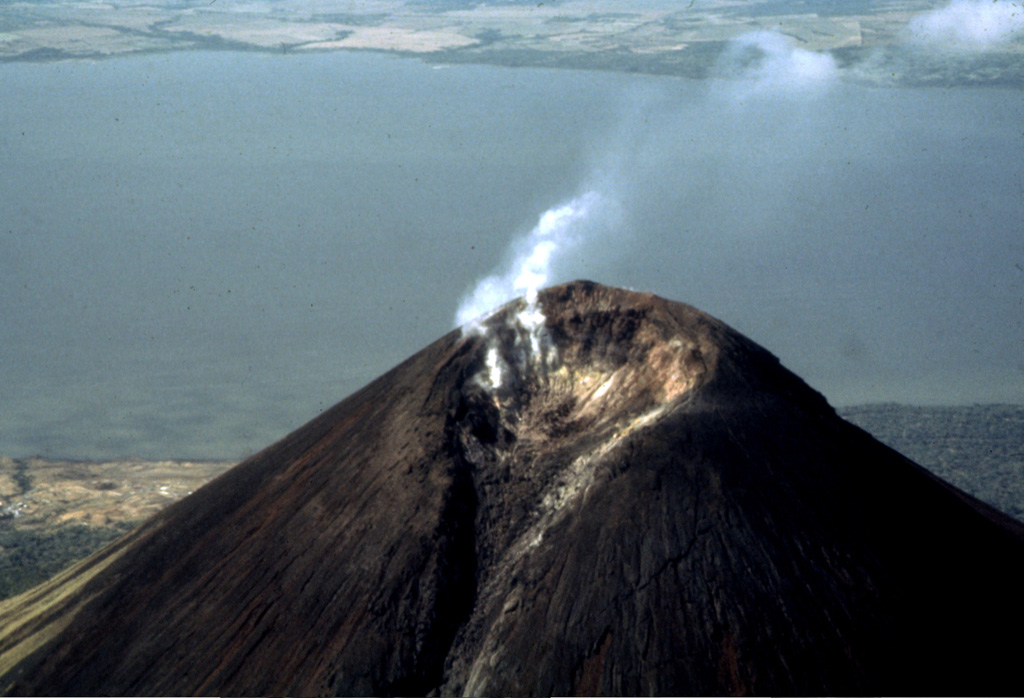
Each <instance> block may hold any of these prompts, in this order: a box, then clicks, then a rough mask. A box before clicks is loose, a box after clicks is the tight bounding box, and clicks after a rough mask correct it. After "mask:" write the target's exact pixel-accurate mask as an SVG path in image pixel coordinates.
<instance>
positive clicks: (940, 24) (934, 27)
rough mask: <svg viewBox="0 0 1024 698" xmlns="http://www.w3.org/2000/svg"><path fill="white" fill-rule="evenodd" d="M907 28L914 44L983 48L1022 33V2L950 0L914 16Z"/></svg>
mask: <svg viewBox="0 0 1024 698" xmlns="http://www.w3.org/2000/svg"><path fill="white" fill-rule="evenodd" d="M907 32H908V34H909V36H910V39H911V41H912V42H914V43H918V44H927V45H931V46H936V47H939V48H950V49H961V50H963V49H968V50H969V49H976V50H983V49H986V48H990V47H992V46H994V45H996V44H1001V43H1004V42H1006V41H1009V40H1012V39H1014V38H1015V37H1019V36H1024V5H1022V3H1021V2H1019V1H1013V0H953V1H952V2H950V3H949V4H948V5H946V6H945V7H941V8H939V9H937V10H932V11H930V12H925V13H923V14H920V15H918V16H916V17H914V18H913V19H912V20H910V23H909V24H908V25H907Z"/></svg>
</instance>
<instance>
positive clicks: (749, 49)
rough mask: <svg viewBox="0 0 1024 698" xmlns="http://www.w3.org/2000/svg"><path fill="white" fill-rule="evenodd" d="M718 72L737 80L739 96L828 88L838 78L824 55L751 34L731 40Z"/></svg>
mask: <svg viewBox="0 0 1024 698" xmlns="http://www.w3.org/2000/svg"><path fill="white" fill-rule="evenodd" d="M720 70H721V72H722V73H723V74H724V75H725V76H726V77H730V78H738V80H739V96H740V97H750V96H761V97H778V96H782V95H786V94H793V93H797V94H800V93H806V92H808V91H810V90H816V89H820V88H821V87H823V86H827V85H829V84H831V83H832V82H833V81H835V79H836V78H837V77H838V75H839V68H838V67H837V65H836V62H835V59H834V58H833V57H832V56H831V55H830V54H828V53H817V52H815V51H808V50H807V49H802V48H798V47H797V46H795V45H794V43H793V40H792V39H790V38H789V37H787V36H784V35H782V34H779V33H777V32H772V31H755V32H750V33H748V34H744V35H742V36H739V37H737V38H736V39H734V40H733V41H732V42H731V43H730V45H729V48H728V49H727V50H726V51H725V54H724V55H723V56H722V62H721V66H720Z"/></svg>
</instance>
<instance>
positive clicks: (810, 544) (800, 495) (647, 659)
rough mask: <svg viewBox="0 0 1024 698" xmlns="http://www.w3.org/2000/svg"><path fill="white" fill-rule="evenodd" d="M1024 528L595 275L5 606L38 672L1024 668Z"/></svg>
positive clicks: (825, 681)
mask: <svg viewBox="0 0 1024 698" xmlns="http://www.w3.org/2000/svg"><path fill="white" fill-rule="evenodd" d="M1022 570H1024V527H1022V526H1021V525H1020V524H1018V523H1016V522H1014V521H1013V520H1011V519H1009V518H1008V517H1006V516H1004V515H1002V514H1000V513H998V512H996V511H995V510H993V509H992V508H990V507H988V506H987V505H985V504H982V503H980V502H978V501H977V500H975V499H973V498H971V497H969V496H968V495H966V494H964V493H962V492H960V491H958V490H956V489H955V488H953V487H951V486H949V485H947V484H945V483H944V482H942V481H940V480H938V479H937V478H935V477H934V476H932V475H930V474H929V473H927V472H926V471H925V470H923V469H922V468H920V467H918V466H917V465H915V464H914V463H912V462H910V461H908V460H907V459H905V458H903V457H902V456H900V455H899V454H897V453H896V452H894V451H892V450H891V449H889V448H887V447H885V446H883V445H881V444H879V443H878V442H876V441H875V440H874V439H872V438H871V437H870V436H868V435H867V434H866V433H865V432H863V431H861V430H860V429H858V428H856V427H854V426H852V425H850V424H848V423H846V422H844V421H843V420H841V419H839V418H838V417H837V416H836V414H835V413H834V411H833V410H832V409H831V408H830V407H829V406H828V404H827V403H826V402H825V400H824V399H823V398H822V397H821V396H820V395H819V394H817V393H816V392H814V391H813V390H811V389H810V388H809V387H807V386H806V385H805V384H804V383H803V382H802V381H801V380H800V379H799V378H797V377H796V376H795V375H793V374H792V373H790V372H789V371H787V370H785V369H784V368H783V367H782V366H780V365H779V362H778V361H777V359H776V358H775V357H773V356H772V355H771V354H769V353H768V352H767V351H765V350H764V349H762V348H760V347H759V346H757V345H756V344H754V343H753V342H751V341H750V340H748V339H746V338H745V337H743V336H741V335H739V334H738V333H737V332H735V331H734V330H732V329H730V328H729V327H727V326H726V325H724V324H723V323H721V322H719V321H717V320H715V319H713V318H711V317H709V316H707V315H705V314H703V313H701V312H699V311H697V310H695V309H693V308H691V307H689V306H686V305H682V304H679V303H674V302H670V301H666V300H664V299H661V298H657V297H655V296H651V295H646V294H638V293H632V292H626V291H622V290H617V289H612V288H606V287H602V286H598V285H596V284H592V283H587V282H576V283H572V284H568V285H564V286H559V287H555V288H552V289H549V290H547V291H543V292H541V293H540V294H539V296H538V297H537V298H536V299H531V300H530V301H529V302H527V301H525V300H520V301H515V302H513V303H510V304H508V305H507V306H504V307H503V308H501V309H499V310H498V311H497V312H495V313H494V314H492V315H491V316H489V317H487V318H485V319H483V320H481V321H478V322H477V323H476V324H474V325H473V326H471V327H468V328H466V329H464V330H461V331H460V330H456V331H453V332H452V333H450V334H448V335H446V336H445V337H442V338H441V339H440V340H438V341H437V342H435V343H434V344H432V345H430V346H428V347H427V348H425V349H423V350H422V351H420V352H419V353H417V354H416V355H414V356H412V357H411V358H409V359H408V360H407V361H405V362H404V363H402V364H401V365H399V366H397V367H396V368H394V369H393V370H391V371H390V372H388V373H387V374H385V375H383V376H381V377H380V378H379V379H377V380H376V381H374V382H373V383H371V384H369V385H367V386H366V387H365V388H363V389H362V390H360V391H359V392H357V393H355V394H353V395H351V396H350V397H349V398H347V399H346V400H344V401H343V402H341V403H339V404H338V405H336V406H335V407H333V408H332V409H330V410H328V411H326V412H325V413H323V414H322V415H320V416H319V417H317V418H316V419H314V420H313V421H311V422H309V423H308V424H306V425H305V426H303V427H302V428H300V429H298V430H297V431H295V432H294V433H292V434H290V435H289V436H287V437H286V438H284V439H283V440H281V441H280V442H278V443H276V444H274V445H272V446H270V447H269V448H267V449H266V450H264V451H263V452H261V453H259V454H257V455H255V456H253V457H252V458H250V459H249V460H247V461H245V462H244V463H242V464H240V465H238V466H237V467H235V468H234V469H232V470H231V471H229V472H227V473H226V474H224V475H223V476H221V477H220V478H218V479H216V480H214V481H213V482H211V483H210V484H208V485H207V486H206V487H204V488H202V489H200V490H198V491H197V492H195V493H194V494H193V495H191V496H189V497H187V498H186V499H183V500H181V501H180V502H178V503H177V504H175V505H173V506H171V507H169V508H168V509H166V510H164V511H163V512H161V513H160V514H158V515H157V516H156V517H154V518H153V519H151V520H150V521H149V522H147V523H146V524H145V525H143V526H142V527H140V528H139V529H138V530H136V531H135V532H133V533H131V534H129V535H128V536H126V537H125V538H123V539H121V540H119V541H117V542H115V543H114V544H112V545H110V546H109V547H107V548H105V549H104V550H102V551H100V552H99V553H97V554H95V555H94V556H92V557H91V558H89V559H87V560H85V561H83V562H82V563H80V564H79V565H77V566H75V567H73V568H71V569H70V570H68V571H66V572H64V573H62V574H61V575H59V576H58V577H56V578H55V579H53V580H51V581H50V582H47V583H46V584H44V585H42V586H40V587H37V588H36V589H34V590H31V591H29V592H27V593H26V594H23V595H21V596H19V597H16V598H14V599H10V600H8V601H6V602H4V603H3V604H0V673H2V677H0V678H2V682H0V686H2V687H3V689H4V690H6V691H7V692H9V693H16V694H28V693H34V694H54V695H56V694H70V693H77V694H79V695H82V694H99V693H109V694H126V693H127V694H150V693H157V694H181V695H184V694H250V695H260V694H276V695H282V694H291V695H299V694H301V695H314V694H421V695H422V694H428V693H440V694H460V693H467V694H476V695H483V694H491V695H496V694H512V695H522V694H531V695H544V694H555V693H557V694H563V695H565V694H577V695H587V694H598V693H604V694H676V695H680V694H688V695H695V694H725V693H741V692H748V693H807V694H809V693H815V694H847V693H881V692H886V693H907V694H909V693H928V692H931V693H933V694H934V693H940V694H948V693H966V694H977V693H1015V694H1019V693H1021V692H1022V691H1024V682H1022V681H1021V679H1020V678H1019V671H1018V669H1017V666H1018V662H1019V658H1020V653H1021V649H1022V647H1021V644H1022V642H1021V639H1020V637H1021V635H1020V630H1021V628H1022V627H1024V625H1022V624H1024V595H1022V594H1021V593H1020V589H1019V584H1020V579H1021V572H1022Z"/></svg>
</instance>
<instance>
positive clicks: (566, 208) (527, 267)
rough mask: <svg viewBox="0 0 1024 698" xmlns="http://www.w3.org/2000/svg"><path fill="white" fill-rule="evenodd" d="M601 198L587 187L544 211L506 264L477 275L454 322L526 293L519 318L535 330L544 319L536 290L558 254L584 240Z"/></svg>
mask: <svg viewBox="0 0 1024 698" xmlns="http://www.w3.org/2000/svg"><path fill="white" fill-rule="evenodd" d="M601 202H602V197H601V196H600V195H599V194H598V193H597V192H596V191H588V192H586V193H585V194H583V195H581V196H578V197H576V198H574V199H571V200H569V201H567V202H565V203H563V204H560V205H559V206H556V207H554V208H552V209H549V210H548V211H545V212H544V214H543V215H541V217H540V220H538V221H537V225H536V226H534V228H533V229H532V230H531V231H530V232H529V233H527V234H526V235H525V236H524V237H523V238H522V239H520V240H518V241H517V242H516V243H515V244H514V245H513V249H514V251H515V252H514V255H513V258H512V261H511V262H510V263H509V265H508V267H507V268H506V269H505V270H504V271H502V272H500V273H498V274H494V275H492V276H488V277H487V278H485V279H481V280H480V281H479V282H478V283H477V285H476V286H475V287H474V289H473V291H472V292H471V293H470V294H469V295H468V296H466V298H465V299H463V301H462V303H461V304H460V305H459V309H458V312H457V313H456V314H455V322H456V324H458V325H467V324H468V323H473V321H474V320H478V319H479V318H481V317H483V316H485V315H486V314H487V313H489V312H490V311H492V310H494V309H495V308H497V307H498V306H499V305H501V304H502V303H505V302H506V301H510V300H512V299H513V298H518V297H519V296H525V297H526V303H527V306H526V309H525V310H523V311H522V312H521V313H519V315H518V316H517V319H518V321H519V323H520V324H521V325H522V326H523V327H524V328H526V329H527V330H529V331H531V333H535V331H536V330H537V329H538V328H539V326H540V325H541V324H542V323H543V321H544V316H543V314H542V313H541V311H540V309H539V308H538V307H537V292H538V291H539V290H540V289H541V288H543V287H544V286H545V285H547V283H548V280H549V278H550V277H551V273H552V268H553V266H554V265H555V264H556V263H557V261H558V259H559V257H561V256H562V255H564V254H565V253H566V252H567V251H568V250H570V249H572V248H574V247H576V246H577V245H579V244H580V243H581V242H582V238H583V237H584V233H585V228H586V224H587V223H588V219H589V218H591V216H593V215H595V210H596V209H597V208H598V206H599V205H600V203H601Z"/></svg>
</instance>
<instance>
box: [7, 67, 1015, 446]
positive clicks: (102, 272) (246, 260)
mask: <svg viewBox="0 0 1024 698" xmlns="http://www.w3.org/2000/svg"><path fill="white" fill-rule="evenodd" d="M0 85H2V95H0V171H2V173H3V174H2V176H0V273H2V277H3V293H2V295H0V321H2V327H0V333H2V334H0V387H2V398H0V454H7V455H27V454H31V453H42V454H45V455H53V456H58V455H60V456H74V457H102V456H115V455H129V454H136V455H145V456H169V457H239V456H241V455H243V454H245V453H247V452H250V451H253V450H257V449H259V448H261V447H263V446H264V445H267V444H268V443H269V442H270V441H272V440H273V439H275V438H277V437H279V436H282V435H283V434H284V433H286V432H287V431H288V430H289V429H291V428H293V427H295V426H297V425H299V424H301V423H302V422H304V421H306V420H308V419H309V418H311V417H312V416H314V415H315V414H316V413H317V412H318V411H320V410H321V409H323V408H325V407H327V406H329V405H331V404H333V403H335V402H337V401H338V400H340V399H341V398H343V397H344V396H345V395H347V394H348V393H350V392H351V391H352V390H354V389H356V388H358V387H359V386H360V385H362V384H364V383H365V382H367V381H368V380H369V379H371V378H373V377H374V376H376V375H378V374H379V373H380V372H382V371H383V370H385V369H387V368H389V367H390V366H392V365H394V364H395V363H397V362H398V361H400V360H401V359H402V358H404V357H405V356H407V355H408V354H410V353H411V352H413V351H415V350H417V349H419V348H421V347H422V346H424V345H425V344H427V343H428V342H430V341H432V340H433V339H435V338H437V337H439V336H440V335H441V334H443V333H444V332H446V331H447V330H448V329H450V327H451V318H452V315H453V313H454V310H455V307H456V305H457V303H458V300H459V298H460V296H461V295H462V294H463V293H464V292H465V291H466V289H467V288H468V287H469V286H471V285H472V283H473V282H474V281H475V280H476V279H477V278H479V277H480V276H482V275H484V274H486V273H487V272H488V271H489V270H490V269H491V268H493V267H494V266H495V265H496V264H497V263H498V262H499V261H500V260H501V259H502V256H503V254H504V253H505V249H506V246H507V244H508V241H509V239H510V238H511V237H512V236H513V234H515V233H516V232H521V231H523V230H526V229H528V228H529V227H530V226H532V225H533V223H534V222H535V221H536V219H537V217H538V216H539V215H540V214H541V213H542V212H543V211H544V210H545V209H546V208H548V207H550V206H552V205H555V204H557V203H559V202H560V201H562V200H564V199H565V198H567V197H570V196H573V195H575V194H578V193H579V192H580V191H581V190H582V189H584V188H588V187H598V188H601V189H602V191H604V193H605V194H606V195H607V196H609V197H612V198H614V199H615V200H616V201H618V202H619V204H620V210H621V212H622V216H621V219H620V220H619V221H617V223H616V228H615V235H609V234H608V233H603V234H602V235H601V236H600V238H599V239H595V240H593V241H592V242H591V243H587V244H583V245H581V246H580V247H579V248H578V249H577V250H576V251H575V252H574V254H572V255H571V256H570V257H569V258H568V259H567V262H566V263H565V264H563V265H562V267H561V268H559V269H558V273H559V280H564V279H570V278H577V277H587V278H592V279H594V280H597V281H601V282H604V283H610V284H616V285H623V286H631V287H634V288H637V289H642V290H652V291H655V292H657V293H660V294H662V295H665V296H668V297H672V298H675V299H679V300H685V301H687V302H690V303H693V304H694V305H697V306H698V307H701V308H702V309H704V310H707V311H709V312H711V313H713V314H715V315H717V316H719V317H721V318H722V319H724V320H725V321H727V322H729V323H730V324H732V325H734V326H735V327H737V328H738V329H740V330H741V331H743V332H745V333H747V334H748V335H749V336H751V337H752V338H753V339H755V340H756V341H758V342H760V343H761V344H763V345H765V346H766V347H768V348H769V349H770V350H772V351H773V352H775V353H776V354H778V355H779V356H780V357H781V358H782V360H783V362H784V363H785V364H786V365H787V366H789V367H790V368H792V369H794V370H795V371H797V372H798V373H799V374H801V375H802V376H803V377H804V378H806V379H807V380H808V381H809V382H810V383H811V384H812V385H813V386H814V387H816V388H818V389H820V390H822V391H823V392H825V394H826V396H827V397H829V398H830V399H831V400H832V401H833V402H837V403H850V402H859V401H863V400H869V399H886V400H901V401H906V402H947V403H950V402H952V403H956V402H970V401H989V400H1002V401H1014V402H1024V353H1022V351H1021V349H1022V348H1024V307H1022V298H1024V267H1022V265H1024V203H1022V202H1024V157H1022V155H1024V136H1022V132H1021V124H1022V123H1024V93H1022V92H1020V91H1012V90H998V89H989V88H986V89H963V90H906V89H899V90H897V89H875V90H872V89H867V88H860V87H855V86H850V85H843V84H838V85H834V86H831V87H830V89H828V90H825V91H823V92H822V93H820V94H818V93H815V94H804V95H799V96H797V97H793V98H787V99H764V98H758V97H749V96H747V97H744V96H742V95H740V97H739V98H737V95H736V94H732V93H730V88H728V87H722V86H721V85H716V84H714V83H695V82H690V81H685V80H676V79H670V78H655V77H644V76H628V75H620V74H610V73H581V72H573V71H550V70H530V69H503V68H495V67H474V66H459V67H451V68H445V69H434V68H431V67H430V66H427V65H424V64H421V63H419V62H417V61H412V60H401V59H395V58H390V57H386V56H380V55H375V54H345V53H335V54H325V55H314V56H296V55H287V56H273V55H259V54H251V53H230V52H222V53H178V54H169V55H163V56H149V57H135V58H121V59H116V60H110V61H104V62H98V63H91V62H72V63H56V64H6V65H2V66H0Z"/></svg>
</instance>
